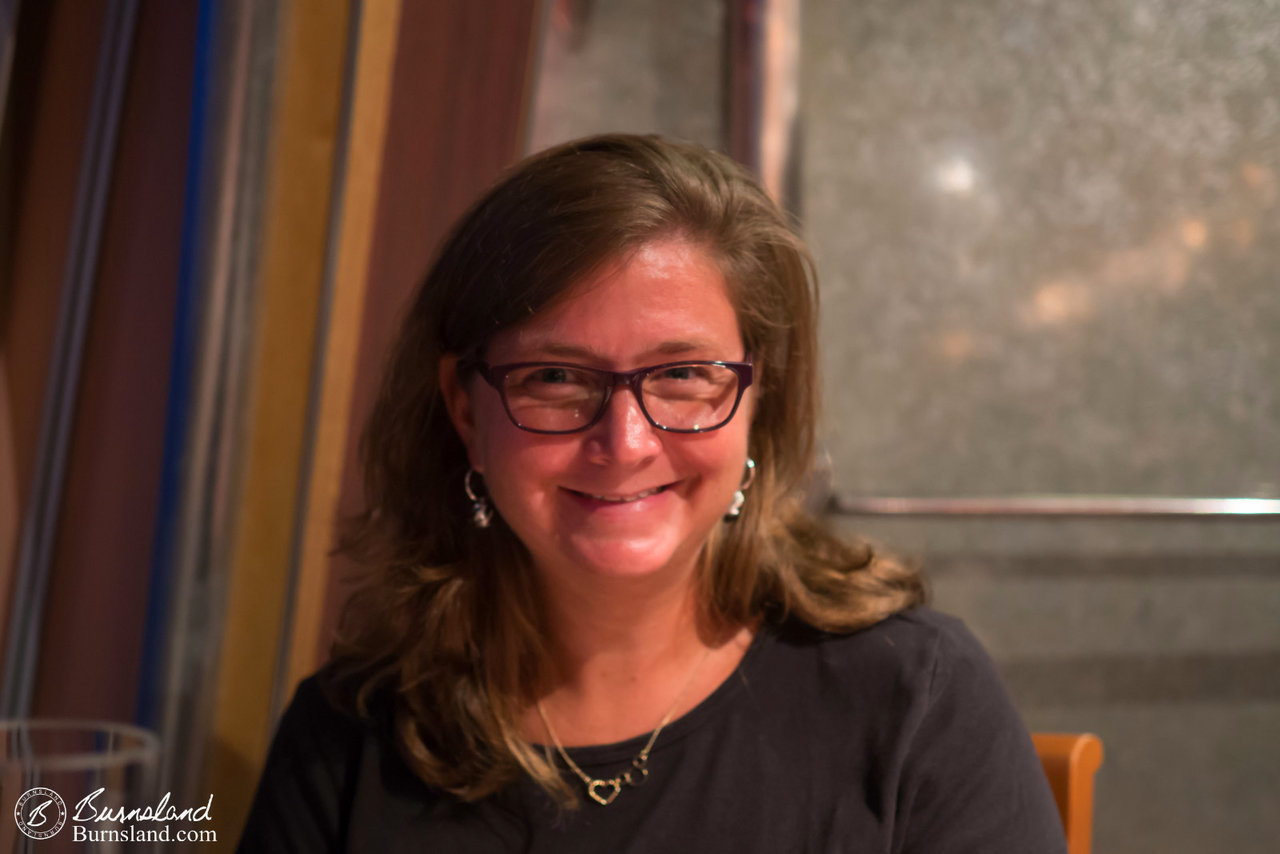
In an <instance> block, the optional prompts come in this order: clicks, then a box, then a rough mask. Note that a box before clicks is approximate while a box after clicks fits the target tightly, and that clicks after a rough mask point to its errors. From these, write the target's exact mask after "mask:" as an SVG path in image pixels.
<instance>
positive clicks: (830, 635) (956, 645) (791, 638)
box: [772, 606, 986, 668]
mask: <svg viewBox="0 0 1280 854" xmlns="http://www.w3.org/2000/svg"><path fill="white" fill-rule="evenodd" d="M772 633H773V635H774V637H775V638H776V640H777V642H778V644H779V645H780V646H783V647H789V648H791V649H792V650H794V651H796V653H798V654H802V651H803V650H806V649H807V650H809V651H811V652H816V653H817V654H819V655H821V656H823V657H825V658H828V659H831V660H848V661H849V663H851V664H857V665H859V666H866V665H868V664H876V663H879V664H884V665H887V666H893V667H917V668H927V667H928V666H930V665H933V664H936V663H938V662H939V660H940V659H946V660H952V659H957V658H960V659H963V658H972V657H977V658H986V652H985V651H984V650H983V648H982V644H981V643H980V642H979V641H978V640H977V638H975V637H974V636H973V633H972V632H970V631H969V629H968V627H966V626H965V624H964V621H962V620H961V619H959V618H958V617H953V616H951V615H950V614H945V613H942V612H941V611H935V610H933V609H932V608H928V607H924V606H919V607H915V608H911V609H909V610H906V611H900V612H898V613H896V614H891V615H890V616H888V617H885V618H884V619H882V620H880V621H878V622H876V623H873V624H871V625H869V626H866V627H863V628H860V629H855V630H853V631H848V632H831V631H824V630H822V629H818V628H814V627H813V626H810V625H808V624H806V623H802V622H800V621H798V620H787V621H785V622H783V623H782V624H781V625H778V626H775V627H773V629H772Z"/></svg>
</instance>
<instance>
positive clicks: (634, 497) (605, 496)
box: [564, 483, 675, 506]
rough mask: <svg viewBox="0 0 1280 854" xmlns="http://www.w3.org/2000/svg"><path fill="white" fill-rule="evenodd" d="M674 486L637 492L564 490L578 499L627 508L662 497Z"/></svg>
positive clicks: (668, 485) (657, 487)
mask: <svg viewBox="0 0 1280 854" xmlns="http://www.w3.org/2000/svg"><path fill="white" fill-rule="evenodd" d="M674 485H675V484H674V483H664V484H662V485H661V486H654V487H651V488H649V489H642V490H639V491H636V492H587V491H585V490H581V489H571V488H570V487H567V486H566V487H564V489H565V491H567V492H569V493H571V494H573V495H574V496H576V497H578V498H583V499H586V500H588V501H593V502H596V503H598V504H605V505H610V504H613V505H619V506H625V505H627V504H634V503H635V502H637V501H643V500H644V499H646V498H652V497H653V496H655V495H661V494H662V493H664V492H666V491H667V490H668V489H670V488H671V487H672V486H674Z"/></svg>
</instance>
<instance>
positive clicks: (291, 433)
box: [204, 0, 375, 839]
mask: <svg viewBox="0 0 1280 854" xmlns="http://www.w3.org/2000/svg"><path fill="white" fill-rule="evenodd" d="M366 5H375V4H366ZM281 9H282V12H281V14H282V15H284V16H285V17H284V20H282V22H281V26H280V29H279V33H280V35H279V39H280V42H279V51H280V60H279V61H278V62H277V63H276V66H275V69H276V77H275V80H276V82H275V91H274V95H273V98H274V103H273V106H272V128H273V130H272V140H271V144H270V161H269V165H268V169H269V170H270V171H269V177H268V179H267V182H266V188H267V189H266V196H265V203H264V205H265V207H264V216H263V218H262V222H263V223H264V225H263V229H264V232H263V235H262V248H261V254H260V259H261V266H260V268H259V271H258V280H257V287H256V293H257V303H256V305H255V306H254V312H253V315H254V318H255V323H254V328H253V330H252V332H253V335H254V343H253V348H252V352H253V356H252V366H251V369H250V373H251V381H250V382H251V387H250V389H249V391H248V407H247V409H246V412H247V420H246V423H245V424H244V425H243V429H244V434H243V435H244V447H245V448H246V455H245V460H246V462H245V467H244V469H243V470H242V472H241V473H240V481H239V483H240V495H239V500H238V502H236V505H235V506H236V507H237V509H238V518H237V519H236V521H235V525H234V530H235V532H236V533H235V541H234V544H233V546H232V548H231V554H232V558H231V565H230V571H229V577H228V589H227V599H226V611H225V623H224V628H223V636H222V644H221V650H220V655H219V663H218V682H217V693H216V701H215V708H214V710H213V713H212V721H213V723H212V727H211V732H210V742H209V752H208V754H207V759H206V763H205V770H204V777H205V780H206V787H207V790H208V791H210V792H212V793H213V794H214V795H215V798H216V800H217V802H218V804H219V808H218V809H216V810H215V811H214V814H215V821H216V824H217V826H216V827H215V828H214V829H215V830H217V832H218V835H219V837H220V838H226V839H235V838H236V837H237V835H238V833H239V830H240V827H241V826H242V824H243V820H244V816H245V814H246V812H247V810H248V806H249V803H250V801H251V799H252V796H253V790H254V781H255V779H256V776H257V773H258V769H259V768H260V767H261V763H262V760H263V758H264V756H265V754H266V750H267V746H268V744H269V740H270V736H271V731H272V726H273V724H274V720H273V719H272V708H271V699H272V695H273V690H274V687H275V682H276V677H277V673H276V662H277V650H278V648H279V642H280V637H281V632H282V630H283V622H284V614H285V611H286V608H287V604H288V601H289V596H290V595H291V593H290V591H289V590H288V580H289V563H290V556H291V552H292V548H293V543H292V537H293V528H294V519H295V517H296V514H297V501H298V494H297V493H298V483H299V473H300V471H301V467H302V465H303V454H304V449H305V447H306V438H307V429H308V425H307V406H308V396H309V393H310V387H311V372H312V364H313V359H314V353H313V349H314V345H315V340H316V338H315V337H316V324H317V319H318V314H319V309H320V299H321V293H322V288H323V284H324V274H325V259H326V245H327V240H328V236H329V210H330V204H331V200H332V198H333V195H332V189H333V188H332V186H331V185H332V183H333V174H334V157H335V154H336V143H337V139H338V132H339V126H338V125H339V122H340V120H341V113H342V87H343V72H344V68H345V59H346V47H347V27H348V24H349V22H348V17H349V14H348V12H349V9H348V4H347V3H345V2H332V0H294V2H291V3H286V4H282V6H281Z"/></svg>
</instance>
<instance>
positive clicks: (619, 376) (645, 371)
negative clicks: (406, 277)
mask: <svg viewBox="0 0 1280 854" xmlns="http://www.w3.org/2000/svg"><path fill="white" fill-rule="evenodd" d="M683 365H714V366H717V367H721V368H728V369H729V370H731V371H733V372H734V373H735V374H737V375H738V395H737V397H735V398H734V400H733V408H731V409H730V410H729V414H728V415H726V416H725V418H724V420H723V421H721V422H720V423H719V424H715V425H712V426H710V427H694V428H687V429H682V428H679V427H667V426H665V425H662V424H659V423H658V422H657V421H655V420H654V418H653V416H652V415H650V414H649V410H648V409H646V408H645V405H644V394H643V393H642V392H641V386H642V385H643V384H644V381H645V378H646V377H648V376H649V374H651V373H653V372H654V371H661V370H665V369H667V368H678V367H681V366H683ZM475 366H476V372H477V373H478V374H480V376H481V377H483V378H484V381H485V382H487V383H488V384H489V385H491V386H493V388H494V390H495V391H497V392H498V397H500V398H501V399H502V408H503V409H504V410H506V412H507V417H508V418H510V419H511V423H512V424H514V425H516V426H517V427H519V428H520V429H521V430H527V431H528V432H530V433H542V434H544V435H548V436H563V435H566V434H569V433H581V432H583V431H585V430H590V429H591V428H592V427H594V426H596V425H597V424H599V423H600V419H601V418H603V417H604V414H605V412H606V411H607V410H608V409H609V401H610V400H612V399H613V390H614V389H615V388H617V387H618V386H620V385H625V386H627V387H628V388H630V389H631V393H632V395H634V396H635V399H636V403H637V404H638V405H639V407H640V412H641V413H642V414H643V415H644V417H645V420H646V421H648V422H649V423H650V424H652V425H653V426H654V427H656V428H658V429H659V430H665V431H667V432H668V433H709V432H711V431H712V430H719V429H720V428H721V427H723V426H724V425H726V424H728V423H729V422H730V421H732V420H733V416H734V415H736V414H737V413H738V404H740V403H742V395H743V393H744V392H745V391H746V390H747V388H748V387H749V386H750V385H751V381H752V379H753V378H754V375H755V369H754V367H753V366H752V364H751V361H750V360H749V359H748V361H746V362H711V361H705V360H699V359H685V360H683V361H679V362H663V363H662V364H661V365H647V366H645V367H643V368H636V369H635V370H634V371H607V370H604V369H602V368H590V367H587V366H586V365H577V364H574V363H572V362H512V363H510V364H507V365H490V364H489V363H488V362H476V363H475ZM532 367H539V368H572V369H573V370H575V371H587V372H589V373H592V374H596V375H598V376H600V377H601V378H602V379H603V380H605V386H604V396H603V397H602V398H601V399H600V408H599V409H598V410H596V414H595V415H593V416H591V418H590V420H588V421H587V422H586V423H585V424H583V425H582V426H581V427H574V428H573V429H572V430H539V429H537V428H536V427H528V426H525V425H524V424H521V423H520V420H519V419H518V418H516V416H515V413H514V412H512V411H511V406H510V404H508V403H507V391H506V388H505V387H504V385H503V381H504V380H505V379H506V378H507V374H509V373H511V372H512V371H514V370H518V369H520V368H532Z"/></svg>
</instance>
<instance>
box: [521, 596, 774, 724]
mask: <svg viewBox="0 0 1280 854" xmlns="http://www.w3.org/2000/svg"><path fill="white" fill-rule="evenodd" d="M543 598H544V604H545V607H546V614H547V619H548V623H549V628H550V630H551V637H550V643H549V652H550V655H551V659H552V661H551V664H552V668H551V669H552V674H553V680H554V684H552V685H551V686H548V688H549V689H548V690H547V691H546V692H545V694H544V696H543V697H542V698H541V702H542V703H543V706H544V709H545V711H546V712H547V715H548V718H549V719H550V720H551V722H552V726H553V727H554V728H555V730H556V734H557V736H558V737H559V738H560V741H561V742H562V743H564V744H566V745H575V744H577V745H581V744H603V743H609V742H613V741H620V740H623V739H626V738H630V737H632V736H635V735H640V734H642V733H646V732H649V731H650V730H652V729H653V728H654V727H656V726H657V725H658V723H659V722H660V721H661V720H662V718H663V717H664V716H665V715H666V714H667V713H668V712H673V714H672V717H673V718H675V717H678V716H680V715H682V714H684V713H685V712H687V711H688V710H689V709H691V708H693V707H694V706H696V705H697V704H698V703H700V702H701V701H702V700H703V699H705V698H706V697H707V696H708V695H709V694H710V693H711V692H712V691H714V690H715V688H716V687H717V686H719V685H720V683H721V682H723V681H724V679H725V678H727V677H728V675H729V674H730V673H732V672H733V670H734V669H735V668H736V667H737V665H738V662H739V661H741V659H742V655H743V654H744V653H745V652H746V648H747V646H748V645H749V644H750V640H751V637H752V635H753V632H752V631H750V630H747V629H741V628H739V627H732V628H729V627H722V628H719V629H718V630H717V627H714V626H711V625H708V620H707V619H706V617H705V614H704V612H703V611H702V609H701V608H700V607H699V605H698V591H697V589H696V574H695V573H693V572H692V571H690V572H687V573H683V574H682V577H680V578H676V579H674V580H669V579H664V578H661V577H657V576H652V577H646V578H643V579H628V578H587V579H582V578H580V577H579V578H577V579H575V580H574V581H571V582H568V583H555V581H554V580H550V579H548V580H546V581H544V584H543ZM526 724H527V726H526V732H527V734H528V735H529V736H530V737H531V738H533V739H535V740H538V741H541V740H543V739H545V738H546V737H547V733H546V732H545V728H544V727H543V726H542V723H541V720H540V718H539V717H538V715H537V710H536V709H530V710H529V713H528V715H527V716H526Z"/></svg>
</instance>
